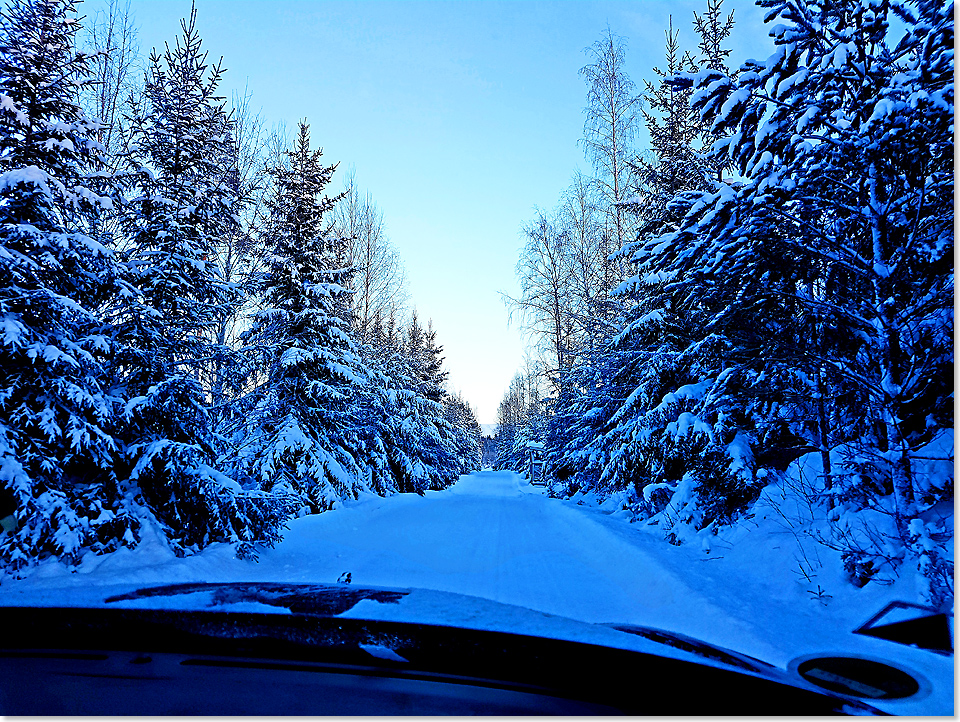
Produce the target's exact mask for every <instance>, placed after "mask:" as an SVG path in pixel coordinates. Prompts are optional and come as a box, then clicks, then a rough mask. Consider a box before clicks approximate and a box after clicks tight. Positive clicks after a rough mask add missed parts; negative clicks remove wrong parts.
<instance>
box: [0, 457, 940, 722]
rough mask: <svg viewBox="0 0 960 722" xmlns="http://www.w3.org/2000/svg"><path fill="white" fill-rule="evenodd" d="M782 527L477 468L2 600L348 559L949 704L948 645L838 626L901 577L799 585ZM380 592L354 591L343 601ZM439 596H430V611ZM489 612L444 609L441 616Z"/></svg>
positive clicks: (326, 565)
mask: <svg viewBox="0 0 960 722" xmlns="http://www.w3.org/2000/svg"><path fill="white" fill-rule="evenodd" d="M791 540H792V537H791V536H790V535H789V534H783V535H782V536H781V537H779V538H778V537H777V536H776V535H771V534H765V535H762V536H761V535H757V538H756V539H755V540H751V539H744V540H741V542H740V543H738V544H737V545H736V546H735V547H731V548H729V549H724V548H714V549H713V550H712V552H709V553H708V552H705V551H703V550H702V549H694V548H692V547H686V546H681V547H674V546H671V545H669V544H667V543H665V542H664V541H663V540H662V539H660V538H658V537H657V536H656V535H655V534H653V533H651V531H650V530H649V529H646V530H645V529H642V528H640V527H639V525H636V524H630V523H628V522H627V521H626V520H625V519H623V518H621V515H619V514H615V513H614V514H611V513H608V512H607V511H604V510H603V509H599V508H591V507H589V506H581V505H578V504H577V503H575V502H572V501H561V500H558V499H550V498H548V497H546V495H545V493H544V491H543V490H542V489H541V488H538V487H533V486H530V485H529V484H528V483H526V482H525V481H524V480H523V479H522V478H521V477H519V476H517V475H516V474H514V473H512V472H507V471H486V472H480V473H476V474H471V475H469V476H464V477H462V478H461V479H460V481H459V482H458V483H457V484H455V485H454V486H452V487H450V488H449V489H447V490H445V491H440V492H434V491H428V492H426V495H425V496H423V497H421V496H417V495H416V494H399V495H395V496H392V497H388V498H380V497H373V496H370V497H367V498H365V499H361V500H360V501H357V502H353V503H351V504H350V505H348V506H347V507H345V508H342V509H338V510H336V511H331V512H327V513H323V514H319V515H314V516H306V517H303V518H300V519H296V520H294V521H292V522H291V524H290V528H289V529H288V531H287V532H286V534H285V538H284V540H283V541H282V542H281V543H280V544H278V545H277V547H275V548H274V549H264V550H262V551H261V553H260V558H259V562H253V561H249V560H248V561H241V560H238V559H236V558H235V557H234V555H233V551H232V548H231V547H229V546H227V545H217V546H214V547H211V548H209V549H207V550H206V551H204V552H202V553H200V554H197V555H195V556H192V557H187V558H182V559H181V558H177V557H176V556H174V555H173V553H172V552H170V551H169V550H168V549H166V548H165V547H163V546H162V545H161V544H160V543H159V542H150V541H148V540H145V542H144V543H142V544H141V545H140V547H138V548H137V549H135V550H121V551H119V552H116V553H113V554H110V555H106V556H101V557H97V556H94V555H92V554H89V555H87V556H86V557H85V559H84V561H83V563H82V564H81V565H80V566H79V568H78V569H77V571H76V572H73V573H71V572H69V571H67V570H66V569H65V567H64V566H63V565H62V564H59V563H56V562H53V563H46V564H42V565H41V566H40V567H38V568H37V569H36V570H34V571H33V572H32V573H30V574H29V576H27V578H25V579H22V580H5V581H4V583H3V586H2V588H0V603H3V602H4V599H5V598H6V599H7V602H6V603H10V602H9V596H8V595H10V596H17V595H18V594H19V593H36V592H43V593H46V594H48V595H49V594H53V595H57V594H62V595H63V597H64V598H65V599H69V597H70V590H71V588H73V589H77V588H78V587H81V588H83V589H84V590H85V591H89V590H90V588H91V586H100V585H102V586H105V587H106V586H108V585H114V584H117V583H119V582H124V583H132V584H139V585H143V586H147V585H152V584H163V583H182V582H227V581H284V582H325V583H333V582H336V581H337V579H338V578H340V577H341V575H344V574H345V573H346V572H349V573H350V575H351V578H352V583H353V584H357V585H369V586H381V587H404V588H424V589H433V590H440V591H445V592H456V593H459V594H468V595H474V596H476V597H481V598H485V599H490V600H494V601H497V602H502V603H507V604H513V605H518V606H521V607H527V608H529V609H533V610H536V611H539V612H546V613H548V614H555V615H560V616H563V617H569V618H572V619H575V620H580V621H583V622H613V623H627V624H637V625H643V626H650V627H657V628H660V629H666V630H670V631H674V632H679V633H682V634H686V635H689V636H692V637H696V638H699V639H702V640H703V641H705V642H709V643H712V644H716V645H719V646H723V647H727V648H729V649H733V650H736V651H738V652H742V653H744V654H748V655H752V656H754V657H757V658H760V659H762V660H764V661H767V662H770V663H771V664H774V665H776V666H778V667H780V668H787V667H788V666H789V662H790V661H791V660H793V659H795V658H797V657H799V656H801V655H807V654H814V653H824V654H832V653H843V654H860V655H864V656H868V657H871V658H875V659H879V660H887V661H890V662H893V663H895V664H898V665H899V666H902V667H904V668H905V669H908V670H911V671H913V672H915V673H919V675H920V676H921V677H922V678H924V679H925V680H927V681H928V682H930V683H931V684H930V687H931V689H930V690H929V691H928V692H927V693H925V694H924V693H921V695H920V696H919V698H914V699H913V700H903V701H898V702H886V703H884V704H883V705H882V708H884V709H887V710H889V711H892V712H895V713H898V714H952V713H953V660H952V658H951V657H943V656H940V655H937V654H934V653H932V652H929V651H924V650H919V649H913V648H909V647H905V646H903V645H898V644H894V643H892V642H888V641H885V640H878V639H872V638H869V637H864V636H861V635H854V634H851V631H852V630H853V629H855V628H857V627H858V626H860V624H862V623H863V622H865V621H866V620H867V619H869V618H870V617H871V616H873V614H874V613H876V612H877V611H879V610H880V609H881V608H882V607H883V606H884V605H885V604H886V603H887V602H889V601H891V600H893V599H896V598H898V592H899V593H900V594H901V597H902V594H903V591H904V590H898V589H897V586H896V585H894V586H886V587H884V586H879V585H873V586H871V585H868V586H867V587H865V588H864V589H855V588H853V587H852V586H850V585H849V584H839V583H830V582H829V581H828V580H826V579H825V580H824V581H823V582H822V584H824V585H825V586H826V589H824V587H821V586H820V585H817V584H813V585H811V584H810V583H809V582H807V581H806V580H804V579H802V578H801V577H799V575H798V574H797V573H795V571H794V569H793V567H794V566H795V564H794V557H793V555H794V554H795V547H794V546H793V545H791ZM78 591H79V590H78ZM815 591H818V592H819V594H818V593H814V592H815ZM384 606H389V605H376V604H373V603H370V604H369V605H367V604H365V603H361V604H359V605H357V608H356V609H355V610H354V613H355V614H361V613H363V612H364V610H366V609H369V611H370V612H371V613H373V614H375V609H376V608H377V607H384ZM414 609H415V607H414ZM436 612H437V610H435V609H433V610H430V614H431V622H434V623H436ZM480 616H481V617H482V615H480ZM409 621H417V620H416V619H411V620H409ZM490 621H491V620H484V619H482V618H481V619H477V620H473V621H471V620H465V619H464V618H463V617H462V615H459V614H457V615H453V616H451V618H450V620H449V623H451V624H457V625H460V626H479V627H483V626H484V625H485V624H488V623H490ZM492 621H496V620H492ZM784 713H788V711H786V710H785V711H784Z"/></svg>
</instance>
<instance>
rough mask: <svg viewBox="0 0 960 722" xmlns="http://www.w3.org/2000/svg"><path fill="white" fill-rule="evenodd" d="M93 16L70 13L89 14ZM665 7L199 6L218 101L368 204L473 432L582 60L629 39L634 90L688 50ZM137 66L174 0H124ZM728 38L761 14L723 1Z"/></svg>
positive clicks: (503, 359)
mask: <svg viewBox="0 0 960 722" xmlns="http://www.w3.org/2000/svg"><path fill="white" fill-rule="evenodd" d="M97 7H99V4H98V2H96V1H94V0H89V1H88V2H86V3H84V5H83V6H82V7H81V12H83V13H85V14H88V15H92V14H93V12H95V10H96V8H97ZM705 7H706V2H705V0H697V1H696V2H671V1H667V0H633V1H632V2H600V1H597V2H573V1H565V2H491V1H483V2H278V1H273V2H253V1H238V0H229V1H226V0H197V25H198V28H199V31H200V35H201V37H202V38H203V41H204V47H205V48H206V49H207V50H208V51H209V53H210V55H211V58H214V59H215V58H217V57H219V56H221V55H222V56H223V58H224V67H226V68H227V72H226V74H225V76H224V82H223V85H222V89H223V90H224V94H225V95H227V96H228V97H229V96H230V95H231V94H232V93H233V92H234V91H236V92H239V93H242V92H243V91H244V89H245V88H246V89H247V90H248V91H249V92H250V93H251V94H252V105H253V107H254V108H258V109H261V110H262V113H263V116H264V118H265V120H266V122H267V124H268V125H273V124H274V123H277V122H285V123H286V125H287V127H288V128H291V129H292V128H293V127H294V126H295V124H296V122H297V121H298V120H299V119H302V118H306V119H307V121H308V122H309V123H310V126H311V134H312V138H313V140H314V143H315V144H316V145H319V146H322V147H323V150H324V157H325V159H326V160H327V161H328V162H334V161H339V162H340V164H341V165H340V169H341V172H340V173H338V174H337V176H335V181H334V184H335V185H336V186H339V185H340V183H341V182H342V177H343V175H345V171H346V170H347V169H348V168H350V167H352V168H354V169H355V170H356V177H357V183H358V185H359V186H360V187H361V188H365V189H367V190H369V191H370V192H371V194H372V195H373V197H374V199H375V200H376V201H377V203H378V204H379V205H380V207H381V208H382V210H383V215H384V220H385V222H386V226H387V234H388V236H389V238H390V240H391V241H392V243H393V244H394V245H395V246H396V247H397V249H398V250H399V251H400V253H401V255H402V256H403V259H404V262H405V265H406V268H407V273H408V277H409V281H410V291H411V295H412V301H413V303H414V304H415V305H416V308H417V310H418V313H419V315H420V317H421V319H422V320H423V321H424V322H426V320H427V319H432V320H433V322H434V325H435V327H436V329H437V333H438V340H439V341H440V343H441V344H442V345H443V346H444V350H445V356H446V366H447V369H448V370H449V372H450V386H451V388H453V389H456V390H459V391H461V392H462V393H463V395H464V396H465V398H466V399H467V400H468V401H470V403H471V404H472V405H473V406H474V408H475V409H476V411H477V414H478V420H479V421H480V422H481V423H494V422H495V421H496V412H497V406H498V405H499V403H500V399H501V397H502V395H503V392H504V391H505V389H506V387H507V386H508V384H509V383H510V380H511V378H512V377H513V375H514V373H515V372H516V371H517V370H518V369H519V368H520V367H521V365H522V363H523V355H524V352H523V346H524V344H523V340H522V336H521V333H520V330H519V329H518V328H516V326H515V325H514V326H510V327H508V325H507V310H506V308H505V306H504V304H503V301H502V299H501V297H500V294H499V292H500V291H504V292H506V293H508V294H511V295H515V294H516V293H517V291H518V286H517V282H516V279H515V275H514V268H515V265H516V262H517V256H518V253H519V250H520V248H521V247H522V245H523V239H522V238H521V235H520V228H521V226H522V224H523V223H525V222H526V221H528V220H530V219H532V217H533V215H534V213H535V209H536V208H537V207H540V208H543V209H545V210H546V209H551V208H553V207H554V205H555V204H556V203H557V201H558V199H559V196H560V193H561V192H562V191H563V190H564V189H565V188H566V187H567V185H568V184H569V182H570V179H571V177H572V175H573V173H574V171H575V170H576V169H577V168H578V167H579V168H580V169H581V170H582V171H584V172H589V167H588V164H587V163H586V162H585V160H584V158H583V154H582V151H581V149H580V148H579V147H578V145H577V140H578V139H579V138H580V136H581V134H582V130H583V112H582V111H583V105H584V99H585V96H586V87H585V85H584V83H583V80H582V79H581V78H580V76H579V70H580V68H581V67H583V65H584V64H585V62H586V56H585V54H584V48H586V47H587V46H589V45H591V44H592V43H593V42H595V41H596V40H597V39H598V38H599V37H600V34H601V32H602V31H603V30H604V28H605V27H606V25H607V24H608V23H609V25H610V27H611V29H613V30H614V32H616V33H618V34H620V35H622V36H624V37H625V38H626V39H627V41H628V52H627V68H628V70H629V72H630V75H631V77H632V78H633V80H634V82H636V83H637V84H638V86H639V85H640V83H641V80H642V79H643V78H645V77H650V74H651V69H652V68H653V66H654V65H660V64H662V58H663V37H664V36H663V31H664V29H665V28H666V26H667V21H668V17H669V16H670V15H671V14H672V15H673V22H674V26H675V27H676V28H679V29H680V31H681V36H680V38H681V43H683V44H684V45H685V46H686V47H689V48H691V49H695V48H696V40H695V37H694V34H693V31H692V27H691V20H692V18H693V11H694V10H696V11H697V12H701V13H702V12H703V10H704V9H705ZM131 8H132V10H133V13H134V15H135V17H136V23H137V25H138V26H139V28H140V34H139V38H140V46H141V51H142V52H143V53H144V54H146V53H148V52H149V50H150V48H151V47H153V46H157V47H162V45H163V43H164V41H172V40H173V39H174V38H175V37H176V34H177V33H178V31H179V19H180V18H181V17H184V16H185V15H187V14H189V11H190V2H189V0H164V1H163V2H160V1H159V0H133V2H131ZM724 8H725V9H727V10H729V9H735V11H736V13H735V17H736V19H737V21H738V22H737V26H736V28H735V30H734V35H733V40H732V42H731V47H732V48H733V50H734V54H733V57H732V59H733V60H734V61H735V62H740V61H742V60H743V59H745V58H747V57H764V58H765V57H766V56H767V55H769V53H770V49H771V45H770V41H769V39H768V38H767V35H766V33H767V31H766V29H764V28H763V27H762V13H761V11H760V10H759V9H757V8H755V7H753V5H752V4H751V3H748V2H742V1H740V0H726V2H725V3H724Z"/></svg>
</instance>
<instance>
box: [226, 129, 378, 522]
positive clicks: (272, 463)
mask: <svg viewBox="0 0 960 722" xmlns="http://www.w3.org/2000/svg"><path fill="white" fill-rule="evenodd" d="M321 156H322V151H321V150H319V149H318V150H311V148H310V130H309V126H308V125H307V124H306V123H300V126H299V132H298V135H297V138H296V140H295V142H294V146H293V148H292V149H291V150H289V151H288V152H287V160H286V162H285V163H284V164H282V165H279V166H277V167H275V168H274V169H273V170H272V172H273V175H274V180H275V186H276V190H275V194H274V196H273V198H272V199H271V202H270V209H271V224H270V229H269V238H270V241H271V244H272V246H273V253H272V256H271V258H270V260H269V264H270V265H269V271H268V273H267V274H266V277H265V278H264V280H263V294H264V299H265V307H264V308H263V309H262V310H261V311H260V312H258V313H257V314H256V316H255V318H254V323H253V326H252V328H251V329H250V331H249V332H248V333H247V334H246V336H245V340H246V343H247V344H248V348H249V349H250V350H251V352H253V353H255V354H256V355H257V357H258V358H259V360H260V363H261V365H262V367H263V368H264V369H265V377H266V378H265V382H264V383H263V385H262V387H261V388H259V389H257V391H256V406H255V408H254V410H253V411H252V413H251V414H250V416H249V418H248V425H247V439H246V442H245V448H244V451H243V457H244V460H245V465H246V469H247V472H248V474H249V476H250V477H251V478H252V480H253V481H254V482H255V483H256V484H258V485H259V486H261V487H262V488H264V489H266V490H268V491H272V492H273V493H283V494H287V495H288V496H290V497H292V498H295V499H298V500H299V503H300V504H301V505H306V506H308V507H309V508H310V509H311V510H312V511H314V512H320V511H324V510H327V509H331V508H334V507H335V506H338V505H339V504H340V503H342V502H343V501H344V500H346V499H355V498H356V496H357V493H358V492H359V491H360V490H361V489H365V488H367V489H368V488H369V485H368V480H367V475H366V474H365V473H364V470H363V468H362V465H363V458H362V449H363V431H362V429H361V427H360V410H359V408H358V399H359V398H360V397H361V395H362V394H363V392H364V389H365V387H366V386H367V385H368V384H369V383H370V371H369V369H367V368H366V366H365V364H364V363H363V361H362V360H361V358H360V356H359V353H358V349H357V346H356V344H355V342H354V340H353V338H352V337H351V335H350V322H349V318H344V310H345V309H348V305H347V303H346V300H345V299H346V296H347V293H348V292H347V289H346V288H345V284H346V279H347V277H348V275H349V273H350V269H349V268H342V267H340V265H339V260H340V259H339V258H338V249H337V248H336V246H335V244H334V242H333V239H332V237H331V235H330V234H329V231H330V224H329V222H328V221H327V218H326V216H327V214H328V213H329V212H330V211H331V209H332V208H333V206H334V204H335V203H336V202H337V201H338V199H339V196H334V197H333V198H331V197H329V196H325V195H323V193H324V189H325V188H326V186H327V185H328V184H329V182H330V180H331V177H332V176H333V173H334V171H335V170H336V165H330V166H325V165H323V164H322V162H321Z"/></svg>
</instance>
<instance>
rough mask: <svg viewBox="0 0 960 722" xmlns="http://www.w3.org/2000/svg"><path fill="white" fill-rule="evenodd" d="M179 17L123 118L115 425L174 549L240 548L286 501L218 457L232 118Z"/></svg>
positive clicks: (214, 74)
mask: <svg viewBox="0 0 960 722" xmlns="http://www.w3.org/2000/svg"><path fill="white" fill-rule="evenodd" d="M181 29H182V35H181V36H179V37H178V38H177V40H176V44H175V45H174V46H172V47H171V46H169V45H168V46H167V47H166V48H165V50H164V52H163V54H162V55H161V54H160V53H158V52H157V51H156V50H155V51H154V52H153V53H152V54H151V56H150V60H149V68H148V71H147V75H146V84H145V90H144V94H143V98H142V99H140V100H139V101H138V102H136V103H134V105H133V108H132V111H131V117H130V125H131V128H132V138H131V142H130V148H129V150H128V152H127V154H126V157H125V160H126V164H127V179H128V188H127V193H128V195H129V198H128V200H127V202H126V204H125V208H124V231H125V234H126V236H127V239H128V242H127V248H126V249H125V251H124V254H123V259H124V262H125V269H126V280H127V282H128V283H129V284H130V286H131V287H132V289H133V292H132V293H131V294H130V295H129V296H125V297H124V298H123V299H122V303H120V304H119V305H118V307H117V308H116V309H115V317H114V325H113V334H114V337H115V339H116V348H115V352H114V355H113V365H112V371H113V384H114V387H113V393H114V394H116V395H117V396H119V397H121V398H122V399H124V400H125V402H124V407H123V414H122V418H121V423H120V424H119V426H118V429H117V435H118V437H119V438H121V439H122V441H123V442H124V446H123V457H124V461H125V464H126V469H127V471H126V474H125V475H126V477H127V479H128V480H129V483H130V484H131V485H135V486H132V487H131V494H133V493H134V491H133V489H135V491H136V494H135V498H136V499H137V501H138V503H141V504H142V505H143V507H144V514H145V515H147V516H152V517H153V518H154V519H155V520H156V521H157V522H158V523H159V525H160V527H161V529H162V530H163V532H164V534H165V535H166V536H167V538H168V539H169V540H170V542H171V544H172V545H173V548H174V549H175V550H176V551H178V552H183V551H185V550H188V549H196V548H199V547H202V546H204V545H206V544H209V543H211V542H214V541H231V542H235V543H238V544H239V545H240V552H241V553H247V552H249V551H251V549H252V545H254V544H256V543H258V542H266V543H272V542H274V541H276V540H277V539H278V538H279V537H278V528H279V525H280V524H281V523H282V520H283V518H284V516H285V513H286V511H285V506H284V504H283V503H282V501H276V500H273V499H270V498H267V497H264V496H263V495H262V494H260V493H259V492H253V493H245V492H244V491H243V490H242V489H241V488H240V486H239V485H238V483H237V482H236V481H235V480H233V479H232V478H230V477H229V476H227V475H225V474H223V473H222V472H220V471H219V470H217V469H216V468H215V466H216V460H217V453H216V448H215V443H216V437H215V435H214V433H213V429H212V424H211V419H210V414H209V409H208V395H209V393H210V389H211V383H210V378H209V376H208V370H209V368H210V364H211V360H212V359H217V358H220V357H222V356H223V353H224V349H223V347H222V345H221V344H218V343H217V329H218V327H219V325H220V323H221V321H222V319H223V318H224V317H225V316H228V315H229V314H230V313H231V312H232V309H233V308H234V307H235V305H236V303H237V302H238V298H237V296H236V294H235V292H234V289H233V287H232V286H231V285H230V284H228V283H226V282H225V281H224V279H222V278H221V277H220V276H219V275H218V273H217V266H216V264H215V263H213V257H214V254H215V252H216V249H217V247H218V245H219V243H220V242H221V240H222V238H223V237H224V236H225V235H226V234H229V233H231V232H233V231H234V228H235V225H236V218H235V215H234V214H233V210H234V208H235V201H236V197H235V191H234V187H233V185H232V184H231V183H230V172H229V171H230V168H229V164H226V165H225V164H224V163H223V159H224V158H229V157H230V156H231V148H230V132H231V122H230V119H229V118H228V117H227V115H226V113H225V111H224V100H223V98H221V97H220V96H218V95H217V87H218V84H219V82H220V78H221V74H222V69H221V67H220V65H219V64H218V65H214V66H210V65H209V64H208V63H207V55H206V53H205V52H204V51H203V49H202V41H201V38H200V36H199V34H198V33H197V29H196V10H195V9H192V10H191V13H190V17H189V18H188V19H185V20H182V21H181Z"/></svg>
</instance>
